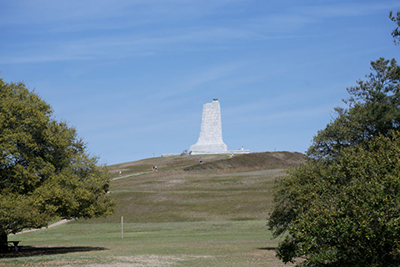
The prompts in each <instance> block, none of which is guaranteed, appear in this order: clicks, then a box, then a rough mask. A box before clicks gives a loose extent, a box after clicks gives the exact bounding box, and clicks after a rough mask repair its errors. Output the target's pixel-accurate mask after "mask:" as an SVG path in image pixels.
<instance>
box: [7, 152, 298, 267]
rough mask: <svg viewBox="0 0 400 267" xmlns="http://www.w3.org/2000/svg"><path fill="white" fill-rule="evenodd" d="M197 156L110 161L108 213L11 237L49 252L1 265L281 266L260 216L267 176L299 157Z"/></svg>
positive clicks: (267, 199)
mask: <svg viewBox="0 0 400 267" xmlns="http://www.w3.org/2000/svg"><path fill="white" fill-rule="evenodd" d="M202 159H203V162H204V163H203V164H199V163H198V160H199V156H179V157H166V158H152V159H145V160H141V161H137V162H130V163H124V164H118V165H113V166H109V170H110V173H111V175H112V176H113V178H114V181H113V182H112V184H111V194H112V196H113V197H114V198H115V199H116V200H117V210H116V213H115V214H114V215H113V216H111V217H109V218H99V219H92V220H77V221H74V222H70V223H68V224H65V225H62V226H58V227H54V228H50V229H46V230H41V231H38V232H32V233H27V234H22V235H17V236H10V238H9V240H20V241H21V244H22V245H23V246H34V247H47V246H49V247H55V248H54V249H55V250H48V249H41V250H39V251H33V252H29V253H32V255H30V254H28V255H29V256H30V257H21V256H20V257H18V258H5V259H1V260H0V266H64V265H68V266H81V265H85V264H90V266H271V267H272V266H283V264H282V263H280V262H279V261H278V260H277V259H276V258H275V257H274V252H273V251H272V250H271V249H270V248H271V247H275V246H276V245H277V240H270V233H269V231H268V230H267V229H266V226H265V220H266V217H267V214H268V212H269V211H270V208H271V200H272V199H271V198H272V188H273V184H274V182H273V181H274V179H275V178H276V177H278V176H281V175H284V173H285V169H286V168H287V167H288V166H291V167H296V166H298V164H299V163H301V162H303V161H304V156H303V155H301V154H299V153H288V152H273V153H255V154H248V155H240V156H235V157H233V158H229V156H226V155H207V156H202ZM154 165H157V166H158V171H157V172H153V171H152V166H154ZM120 170H121V171H122V175H121V176H119V174H118V173H119V171H120ZM121 216H124V239H123V240H121V224H120V221H121ZM19 255H21V254H19ZM37 255H39V256H37ZM117 263H118V264H117ZM93 264H97V265H93ZM107 264H109V265H107ZM124 264H125V265H124ZM135 264H137V265H135ZM286 266H287V265H286Z"/></svg>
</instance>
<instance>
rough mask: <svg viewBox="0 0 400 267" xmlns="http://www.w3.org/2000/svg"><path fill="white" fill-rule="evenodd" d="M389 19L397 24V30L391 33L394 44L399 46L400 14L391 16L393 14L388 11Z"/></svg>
mask: <svg viewBox="0 0 400 267" xmlns="http://www.w3.org/2000/svg"><path fill="white" fill-rule="evenodd" d="M389 18H390V19H391V20H392V21H393V22H394V23H396V24H397V28H396V29H394V30H393V31H392V36H393V39H394V43H395V44H400V12H397V14H396V16H393V12H392V11H390V13H389Z"/></svg>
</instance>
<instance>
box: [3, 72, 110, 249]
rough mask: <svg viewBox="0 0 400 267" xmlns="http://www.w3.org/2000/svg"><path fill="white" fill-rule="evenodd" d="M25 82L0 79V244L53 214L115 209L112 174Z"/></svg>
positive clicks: (93, 214)
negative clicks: (110, 184) (111, 184)
mask: <svg viewBox="0 0 400 267" xmlns="http://www.w3.org/2000/svg"><path fill="white" fill-rule="evenodd" d="M52 112H53V111H52V109H51V107H50V106H49V105H48V104H47V103H46V102H44V101H43V100H42V99H41V98H40V97H39V96H38V95H36V94H35V93H34V92H30V91H29V90H28V89H27V88H26V86H25V85H24V84H23V83H10V84H8V83H5V82H4V81H3V79H0V131H1V135H0V152H1V153H0V194H1V198H0V247H1V248H2V249H3V250H4V249H5V247H6V246H7V235H8V234H10V233H17V232H19V231H21V230H22V229H24V228H39V227H42V226H46V225H47V224H48V222H49V221H50V220H51V219H53V218H55V217H56V216H57V217H61V218H73V217H75V218H78V217H79V218H92V217H98V216H103V215H108V214H111V213H112V212H113V209H114V206H115V203H114V200H112V199H111V198H110V197H109V195H107V192H108V188H109V183H110V177H109V176H108V174H107V171H106V170H105V168H103V167H102V166H98V164H97V159H96V158H95V157H92V156H90V155H89V154H87V153H86V151H85V149H86V147H85V143H84V142H83V140H82V139H80V138H78V137H77V134H76V131H75V129H74V128H72V127H68V125H67V123H65V122H58V121H56V120H55V119H53V118H52Z"/></svg>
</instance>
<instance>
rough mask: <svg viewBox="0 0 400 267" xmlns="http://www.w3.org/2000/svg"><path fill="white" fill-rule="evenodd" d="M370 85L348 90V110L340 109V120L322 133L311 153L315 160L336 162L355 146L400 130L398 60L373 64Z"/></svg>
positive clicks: (309, 154) (359, 85)
mask: <svg viewBox="0 0 400 267" xmlns="http://www.w3.org/2000/svg"><path fill="white" fill-rule="evenodd" d="M371 70H372V71H373V72H372V73H371V74H369V75H367V76H366V77H367V78H368V80H367V81H361V80H359V81H357V84H358V85H357V86H355V87H350V88H347V91H348V92H349V94H350V98H349V99H347V100H345V101H344V102H345V103H346V104H348V105H349V108H347V109H341V108H336V111H337V113H338V116H337V118H336V119H334V120H333V121H332V122H331V123H329V124H328V125H327V126H326V128H325V129H323V130H320V131H318V134H317V135H316V136H315V137H314V140H313V143H312V145H311V146H310V148H309V149H308V152H307V154H308V156H309V157H311V158H314V159H319V158H325V157H326V158H329V159H334V158H335V157H337V155H339V154H340V151H341V150H342V149H343V148H345V147H348V146H352V145H355V144H360V145H363V144H364V143H366V142H368V140H370V139H371V138H372V137H374V136H378V135H379V134H383V135H387V133H388V132H389V131H390V130H392V129H399V126H400V109H399V108H398V107H399V106H400V84H399V80H400V67H399V66H398V65H397V64H396V60H395V59H392V60H385V59H383V58H380V59H379V60H377V61H373V62H371Z"/></svg>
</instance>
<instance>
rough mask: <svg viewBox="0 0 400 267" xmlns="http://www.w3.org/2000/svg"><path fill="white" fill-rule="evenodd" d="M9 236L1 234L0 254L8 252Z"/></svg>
mask: <svg viewBox="0 0 400 267" xmlns="http://www.w3.org/2000/svg"><path fill="white" fill-rule="evenodd" d="M7 241H8V236H7V234H6V233H4V232H0V252H7V250H8V243H7Z"/></svg>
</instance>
